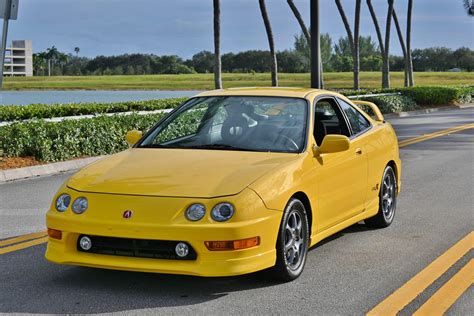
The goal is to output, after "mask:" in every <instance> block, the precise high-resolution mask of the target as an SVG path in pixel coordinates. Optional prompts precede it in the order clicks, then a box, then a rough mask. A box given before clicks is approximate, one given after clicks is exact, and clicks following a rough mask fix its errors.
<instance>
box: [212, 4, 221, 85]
mask: <svg viewBox="0 0 474 316" xmlns="http://www.w3.org/2000/svg"><path fill="white" fill-rule="evenodd" d="M214 83H215V88H216V89H222V62H221V4H220V0H214Z"/></svg>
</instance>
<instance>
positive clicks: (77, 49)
mask: <svg viewBox="0 0 474 316" xmlns="http://www.w3.org/2000/svg"><path fill="white" fill-rule="evenodd" d="M80 51H81V49H80V48H79V47H77V46H76V47H74V52H75V53H76V56H79V52H80Z"/></svg>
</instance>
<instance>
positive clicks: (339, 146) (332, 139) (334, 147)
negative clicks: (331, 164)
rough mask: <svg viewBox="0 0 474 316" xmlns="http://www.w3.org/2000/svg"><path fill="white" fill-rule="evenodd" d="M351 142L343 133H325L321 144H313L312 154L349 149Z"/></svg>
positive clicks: (317, 154)
mask: <svg viewBox="0 0 474 316" xmlns="http://www.w3.org/2000/svg"><path fill="white" fill-rule="evenodd" d="M350 145H351V143H350V141H349V138H348V137H347V136H344V135H326V136H324V138H323V142H322V144H321V146H319V147H317V146H315V149H314V155H315V156H319V155H320V154H331V153H337V152H341V151H346V150H348V149H349V147H350Z"/></svg>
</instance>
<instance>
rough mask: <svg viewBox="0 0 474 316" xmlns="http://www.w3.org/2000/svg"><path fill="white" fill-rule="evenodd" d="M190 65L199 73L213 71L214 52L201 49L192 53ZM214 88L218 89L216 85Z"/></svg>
mask: <svg viewBox="0 0 474 316" xmlns="http://www.w3.org/2000/svg"><path fill="white" fill-rule="evenodd" d="M190 65H191V66H192V67H193V68H194V69H195V70H196V71H197V72H199V73H209V72H214V69H215V59H214V54H213V53H211V52H210V51H207V50H203V51H201V52H199V53H197V54H195V55H193V58H192V59H191V63H190ZM216 89H219V88H217V86H216Z"/></svg>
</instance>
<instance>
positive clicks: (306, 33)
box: [287, 0, 324, 89]
mask: <svg viewBox="0 0 474 316" xmlns="http://www.w3.org/2000/svg"><path fill="white" fill-rule="evenodd" d="M287 2H288V5H289V6H290V9H291V11H292V12H293V14H294V15H295V18H296V20H297V21H298V24H299V25H300V27H301V31H302V32H303V35H304V37H305V38H306V42H307V43H308V47H311V34H309V30H308V28H307V27H306V24H305V23H304V20H303V18H302V17H301V14H300V11H299V10H298V8H297V7H296V5H295V3H294V2H293V0H287ZM320 67H321V88H323V89H324V80H323V79H324V78H323V62H322V61H321V65H320Z"/></svg>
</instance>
